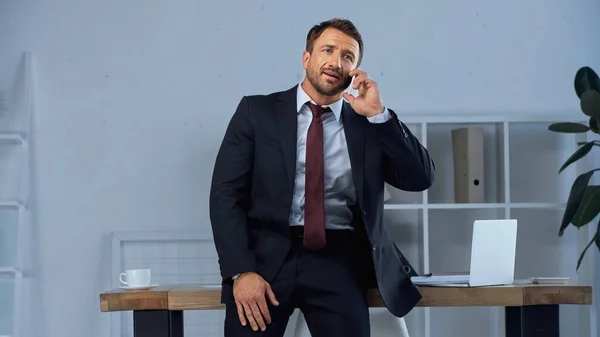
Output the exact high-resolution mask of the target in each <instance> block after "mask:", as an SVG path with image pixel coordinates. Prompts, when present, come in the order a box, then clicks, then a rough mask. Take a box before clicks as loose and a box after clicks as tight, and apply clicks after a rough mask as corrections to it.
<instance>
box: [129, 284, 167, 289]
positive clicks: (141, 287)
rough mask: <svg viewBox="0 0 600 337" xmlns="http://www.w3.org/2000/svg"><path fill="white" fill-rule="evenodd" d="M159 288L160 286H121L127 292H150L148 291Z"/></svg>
mask: <svg viewBox="0 0 600 337" xmlns="http://www.w3.org/2000/svg"><path fill="white" fill-rule="evenodd" d="M157 286H158V284H150V285H147V286H139V287H129V286H119V288H120V289H125V290H148V289H152V288H154V287H157Z"/></svg>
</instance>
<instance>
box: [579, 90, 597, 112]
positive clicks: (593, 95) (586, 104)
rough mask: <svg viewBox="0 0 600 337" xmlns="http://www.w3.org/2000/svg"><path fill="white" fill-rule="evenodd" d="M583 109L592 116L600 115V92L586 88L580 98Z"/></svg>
mask: <svg viewBox="0 0 600 337" xmlns="http://www.w3.org/2000/svg"><path fill="white" fill-rule="evenodd" d="M579 103H580V106H581V111H583V113H584V114H586V115H588V116H590V117H600V92H598V91H596V90H586V91H584V92H583V94H581V99H580V100H579Z"/></svg>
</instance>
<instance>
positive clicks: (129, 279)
mask: <svg viewBox="0 0 600 337" xmlns="http://www.w3.org/2000/svg"><path fill="white" fill-rule="evenodd" d="M123 277H125V279H123ZM119 280H120V281H121V283H123V284H124V285H126V286H129V287H146V286H149V285H150V269H129V270H126V271H125V272H124V273H121V275H119Z"/></svg>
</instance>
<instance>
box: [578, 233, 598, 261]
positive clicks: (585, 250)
mask: <svg viewBox="0 0 600 337" xmlns="http://www.w3.org/2000/svg"><path fill="white" fill-rule="evenodd" d="M597 237H598V233H596V235H594V237H593V238H592V239H591V240H590V242H589V243H588V244H587V246H585V248H584V249H583V252H581V255H579V259H578V260H577V268H575V270H579V266H580V265H581V261H583V256H584V255H585V252H587V250H588V248H590V246H591V245H592V243H594V241H596V242H597V240H596V238H597ZM596 244H597V243H596Z"/></svg>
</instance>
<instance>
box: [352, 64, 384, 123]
mask: <svg viewBox="0 0 600 337" xmlns="http://www.w3.org/2000/svg"><path fill="white" fill-rule="evenodd" d="M349 75H350V76H356V77H354V82H353V83H352V89H354V90H358V96H356V97H354V96H353V95H350V94H349V93H347V92H344V93H343V94H342V95H343V97H344V98H345V99H346V100H347V101H348V103H350V106H352V109H354V111H356V113H357V114H359V115H362V116H365V117H372V116H375V115H379V114H381V113H383V112H384V111H385V108H384V107H383V104H382V103H381V97H380V95H379V89H378V88H377V83H375V81H373V80H372V79H370V78H369V77H368V76H367V73H366V72H364V71H362V70H359V69H354V70H352V71H351V72H350V73H349Z"/></svg>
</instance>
